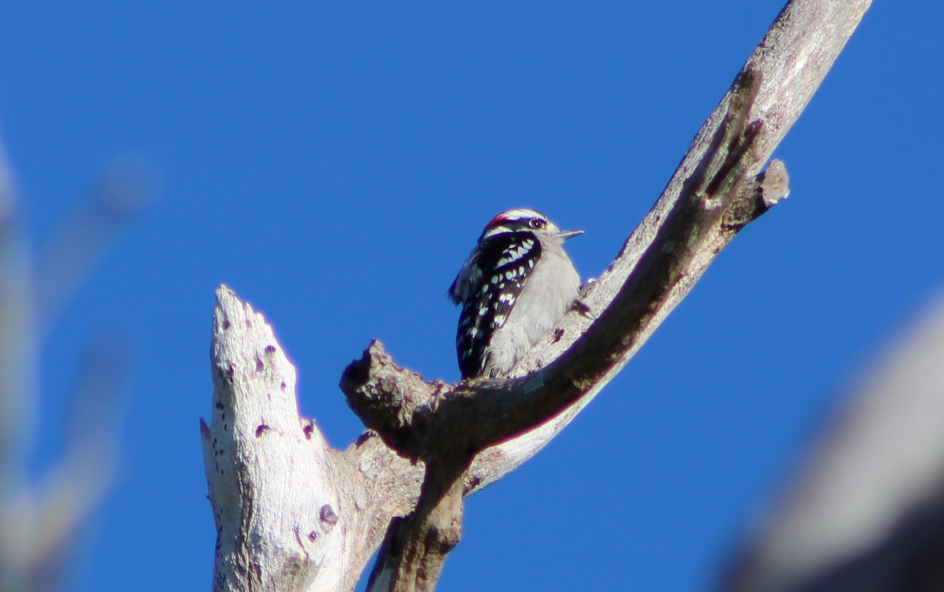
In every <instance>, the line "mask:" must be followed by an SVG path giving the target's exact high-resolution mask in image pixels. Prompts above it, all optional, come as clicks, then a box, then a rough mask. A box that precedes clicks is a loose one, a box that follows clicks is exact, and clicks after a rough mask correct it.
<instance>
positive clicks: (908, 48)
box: [0, 0, 944, 592]
mask: <svg viewBox="0 0 944 592" xmlns="http://www.w3.org/2000/svg"><path fill="white" fill-rule="evenodd" d="M781 7H782V3H781V1H780V0H738V1H734V0H719V1H716V2H694V1H691V0H668V1H665V2H646V3H643V2H631V3H628V2H602V1H601V2H596V1H590V2H582V3H576V2H574V3H562V2H516V3H506V2H492V1H486V2H477V3H473V4H468V5H461V6H459V5H452V6H449V5H445V4H442V3H432V2H426V3H424V2H403V3H398V4H396V5H393V4H392V3H383V4H382V3H364V4H360V3H344V4H342V3H328V2H306V3H301V2H297V3H289V2H282V1H278V0H274V1H271V2H267V3H265V4H263V3H248V2H221V1H199V2H189V3H184V2H162V3H157V2H151V3H145V2H118V1H116V0H103V1H102V2H97V3H82V2H62V1H51V0H33V1H31V2H28V3H26V2H19V3H14V2H3V3H2V4H0V124H2V129H3V133H4V137H5V142H6V146H7V150H8V153H9V156H10V159H11V161H12V163H13V166H14V167H15V170H16V172H17V175H18V178H19V183H20V187H21V190H22V199H23V202H24V206H25V208H26V212H27V215H28V231H29V234H30V237H31V239H32V240H33V242H34V244H37V245H38V244H41V243H42V241H43V240H45V239H46V238H47V237H48V236H49V233H50V230H51V228H52V227H53V225H54V224H55V222H56V221H58V220H60V219H61V218H62V216H63V215H64V214H65V213H66V212H67V211H68V209H69V208H70V207H71V206H72V205H73V204H74V203H75V202H76V201H77V200H78V199H79V197H80V196H81V195H82V194H83V192H84V191H86V190H87V188H88V187H89V186H90V184H91V183H92V181H93V180H94V178H95V176H96V174H97V173H98V172H99V171H101V169H102V167H103V166H105V165H107V164H108V163H109V162H111V161H112V160H113V159H114V158H116V157H121V156H122V155H128V154H132V155H136V156H137V157H140V158H144V159H146V160H147V162H149V163H150V164H151V166H152V168H153V169H154V170H155V171H156V174H157V176H158V178H159V183H158V186H159V200H158V201H157V202H156V203H155V205H154V206H153V207H152V208H150V209H149V210H148V211H147V212H146V213H145V214H143V215H142V216H141V217H140V218H139V219H138V220H136V221H135V222H134V223H133V224H132V226H131V228H129V229H128V231H127V232H125V233H124V235H123V236H122V237H121V240H120V241H119V242H118V243H116V245H115V247H114V248H113V249H112V250H111V251H110V252H109V254H108V255H107V257H105V259H104V260H103V261H102V263H101V265H99V266H98V268H97V269H96V270H95V273H94V275H93V276H91V278H90V280H89V281H88V282H87V284H86V285H85V286H84V287H83V288H82V290H81V291H80V292H79V293H78V295H77V297H76V298H75V300H74V301H73V302H72V303H71V304H70V306H69V307H68V309H67V310H66V311H65V314H64V316H63V318H62V321H61V323H60V324H59V325H58V327H57V329H56V330H55V331H54V332H53V333H52V335H51V336H50V339H49V341H48V343H47V344H46V346H45V348H44V350H43V361H42V362H43V371H42V375H41V376H42V382H43V400H42V404H41V405H42V413H43V415H42V425H41V426H40V427H41V430H42V431H41V434H42V437H41V438H40V439H39V442H38V445H37V451H36V459H35V463H36V466H37V467H41V466H43V465H44V463H47V462H49V460H50V459H52V458H55V455H56V453H57V450H58V446H59V444H60V442H61V438H60V436H58V435H57V434H58V433H59V431H60V430H61V428H62V424H63V418H64V408H65V405H66V401H67V400H68V393H69V389H68V387H69V384H70V380H71V378H72V375H73V374H74V372H75V369H76V368H77V366H78V362H79V351H80V348H81V346H82V344H83V342H84V341H85V340H86V339H87V337H88V336H89V335H90V334H91V333H92V332H93V331H94V330H95V329H96V327H99V326H101V325H104V324H109V323H113V322H116V321H115V319H117V322H120V323H123V324H124V325H127V329H128V331H129V332H131V333H132V334H134V335H135V336H137V341H138V360H137V363H136V372H135V378H134V384H133V387H132V389H131V391H130V392H129V394H128V399H127V416H126V422H125V426H124V431H123V437H122V451H121V463H120V475H119V482H118V484H117V486H116V487H115V488H114V490H113V492H112V494H111V496H110V497H109V499H108V501H107V503H106V504H105V506H104V507H103V508H102V510H101V512H100V513H99V515H98V517H97V520H96V521H95V524H94V525H93V528H92V529H91V536H90V537H89V547H88V550H87V551H86V552H85V553H84V555H83V564H82V565H81V566H80V568H79V569H78V571H77V574H76V578H75V581H74V585H73V589H74V590H77V591H81V592H85V591H93V590H94V591H111V590H127V589H129V588H131V589H134V590H136V591H139V592H147V591H151V590H153V591H157V590H166V589H171V588H172V589H175V590H181V591H189V590H194V591H197V590H199V591H204V590H207V589H208V587H209V585H210V576H211V571H212V559H213V543H214V536H215V535H214V529H213V524H212V517H211V514H210V509H209V504H208V502H207V501H206V498H205V496H206V483H205V478H204V472H203V465H202V452H201V449H200V438H199V433H198V419H199V418H200V417H208V416H209V412H210V394H211V386H212V385H211V381H210V372H209V367H208V346H209V332H210V315H211V311H212V305H213V290H214V289H215V287H216V286H217V285H218V284H220V283H226V284H227V285H229V286H231V287H232V288H233V289H234V290H236V292H237V293H238V294H239V295H240V296H241V297H243V298H244V299H247V300H248V301H250V302H251V303H252V304H253V305H254V306H256V307H257V308H258V309H259V310H261V311H262V312H264V313H265V314H266V316H267V317H268V319H269V320H270V321H271V322H272V323H274V325H275V328H276V332H277V334H278V336H279V338H280V339H281V341H282V344H283V345H284V347H285V348H286V350H287V352H288V354H289V356H290V357H291V359H292V360H293V361H294V362H295V363H296V365H297V366H298V368H299V375H300V383H299V384H300V393H299V396H300V400H301V406H302V409H303V411H304V413H305V414H306V415H308V416H311V417H315V418H316V419H317V420H318V421H319V423H320V425H321V427H322V429H323V430H324V431H325V433H326V436H327V437H328V439H329V441H330V442H331V443H332V444H333V445H335V446H336V447H345V446H347V444H348V443H350V442H351V441H352V440H353V439H354V438H355V437H356V435H357V434H358V433H359V432H360V431H361V426H360V424H359V422H358V421H357V419H356V418H355V417H354V416H353V415H352V414H351V413H350V411H348V409H347V408H346V406H345V403H344V400H343V397H342V395H341V393H340V392H339V390H338V388H337V383H338V380H339V378H340V374H341V371H342V370H343V368H344V367H345V365H346V364H347V363H348V362H349V361H350V360H351V359H353V358H355V357H359V355H360V352H361V351H362V350H363V348H364V347H366V346H367V344H368V342H369V340H370V339H371V338H373V337H376V338H379V339H381V340H382V341H384V343H385V344H386V346H387V348H388V349H389V351H390V352H391V353H392V354H393V355H394V356H395V358H396V360H397V361H398V362H400V363H403V364H405V365H408V366H410V367H411V368H414V369H416V370H418V371H420V372H422V373H423V374H424V375H426V376H427V377H429V378H436V377H441V378H444V379H446V380H450V381H453V380H456V379H457V378H458V370H457V367H456V363H455V353H454V351H453V335H454V330H455V322H456V319H457V311H456V310H455V309H454V308H453V307H452V306H451V305H450V303H449V302H448V301H447V299H446V297H445V292H446V289H447V288H448V286H449V285H450V283H451V282H452V279H453V277H454V276H455V273H456V271H457V270H458V268H459V266H460V265H461V263H462V261H463V259H464V258H465V256H466V255H467V254H468V251H469V250H470V249H471V247H472V246H473V244H474V241H475V239H476V237H477V236H478V233H479V232H480V230H481V227H482V225H484V223H485V222H486V221H487V220H488V219H489V218H490V217H491V216H492V215H494V214H495V213H497V212H498V211H501V210H503V209H506V208H509V207H515V206H531V207H536V208H538V209H541V210H543V211H544V212H546V213H547V214H548V215H549V216H551V218H552V219H554V220H555V221H556V222H557V223H559V224H560V225H561V226H563V227H567V228H582V229H584V230H586V234H585V235H583V236H581V237H580V238H579V239H576V240H574V241H572V242H570V243H568V248H569V250H570V252H571V254H572V256H573V259H574V261H575V263H576V265H577V268H578V269H579V270H580V272H581V274H582V275H583V276H584V277H585V278H586V277H591V276H595V275H597V274H598V273H599V272H600V271H601V270H603V269H604V268H605V267H606V266H607V265H608V264H609V262H610V261H611V259H612V257H613V256H614V255H615V254H616V252H617V251H618V249H619V247H620V246H621V244H622V241H623V240H624V239H625V237H626V236H627V235H628V234H629V232H630V231H631V230H632V229H633V227H634V226H635V224H636V223H637V222H638V221H639V220H640V219H641V217H642V216H643V215H644V214H645V212H646V211H647V210H648V209H649V207H650V206H651V205H652V203H653V202H654V200H655V198H656V197H657V196H658V194H659V193H660V192H661V190H662V188H663V186H664V184H665V183H666V182H667V181H668V179H669V176H670V175H671V173H672V171H673V170H674V168H675V166H676V165H677V163H678V161H679V159H680V158H681V156H682V154H683V153H684V151H685V150H686V148H687V147H688V144H689V142H690V141H691V139H692V137H693V135H694V134H695V132H696V131H697V130H698V128H699V127H700V125H701V124H702V122H703V121H704V119H705V118H706V117H707V116H708V114H709V113H710V112H711V110H712V109H713V108H714V106H715V104H716V103H717V101H718V100H719V99H720V97H721V95H722V93H723V92H724V91H725V89H726V88H727V87H728V85H729V84H730V82H731V81H732V79H733V77H734V75H735V74H736V73H737V71H738V70H739V69H740V67H741V65H742V64H743V62H744V60H745V59H746V58H747V56H748V55H749V54H750V52H751V51H752V49H753V48H754V46H755V45H756V44H757V42H759V41H760V39H761V37H762V35H763V33H764V31H765V30H766V29H767V27H768V25H769V24H770V23H771V21H772V20H773V19H774V17H775V16H776V15H777V13H778V12H779V10H780V8H781ZM942 26H944V8H942V6H941V5H940V3H935V2H931V1H930V0H915V1H912V2H887V1H886V2H882V1H878V2H876V3H875V6H873V8H872V9H871V10H870V12H869V13H868V14H867V15H866V17H865V19H864V21H863V23H862V25H861V27H860V28H859V30H858V31H857V32H856V34H855V35H854V36H853V38H852V40H851V42H850V43H849V45H848V46H847V48H846V50H845V52H844V53H843V54H842V55H841V56H840V58H839V60H838V61H837V63H836V66H835V68H834V69H833V71H832V72H831V73H830V75H829V76H828V77H827V79H826V81H825V83H824V85H823V86H822V87H821V89H820V91H819V93H818V94H817V95H816V96H815V97H814V98H813V101H812V102H811V104H810V106H809V108H808V109H807V111H806V112H805V113H804V115H803V116H802V117H801V119H800V120H799V122H798V123H797V124H796V126H795V127H794V128H793V130H792V131H791V132H790V134H789V135H788V136H787V138H786V140H785V141H784V142H783V143H782V145H781V146H780V148H779V149H778V150H777V152H776V154H775V156H777V157H778V158H781V159H783V160H784V161H785V162H786V165H787V168H788V170H789V172H790V174H791V186H792V194H791V196H790V198H789V199H788V200H787V201H786V202H783V203H782V204H781V205H778V206H777V207H776V208H775V209H774V210H772V211H771V212H770V213H769V214H768V215H766V216H765V217H764V218H762V219H761V220H760V221H758V222H757V223H756V224H753V225H751V226H750V227H749V228H747V229H746V230H745V231H744V232H743V233H742V234H741V235H740V236H738V237H737V238H736V239H735V241H734V242H733V243H732V244H731V245H730V247H729V248H728V249H727V250H725V251H724V253H722V255H721V256H720V257H719V259H718V260H717V261H716V263H715V264H714V265H713V266H712V267H711V268H710V269H709V271H708V273H707V274H706V276H705V277H704V278H703V279H702V281H701V282H700V283H699V285H698V286H697V287H696V288H695V290H694V291H693V292H692V294H691V295H690V296H689V298H688V299H687V300H686V301H685V302H683V303H682V305H681V306H680V307H679V308H678V310H677V311H676V312H675V313H674V314H673V315H672V316H671V317H670V318H669V320H668V321H667V322H666V323H665V324H664V325H663V327H662V328H661V329H660V330H659V331H658V332H657V333H656V334H655V336H654V337H653V338H652V339H651V340H650V342H649V343H648V344H647V345H646V347H645V348H644V349H643V350H642V352H641V353H640V354H639V355H638V356H637V357H636V358H635V359H634V360H633V361H632V362H631V363H630V364H629V366H628V367H627V368H626V369H625V370H624V371H623V373H622V374H621V375H620V376H619V377H618V378H617V379H616V380H615V381H613V382H612V383H611V384H610V385H609V386H608V387H607V388H606V389H605V390H604V392H603V393H602V394H601V396H600V397H599V398H598V399H597V400H596V401H595V402H594V403H593V404H592V405H590V406H589V408H588V409H587V410H586V411H585V412H584V413H583V414H582V415H581V416H580V417H579V418H578V419H577V420H576V421H575V422H574V423H573V424H572V425H571V426H570V427H569V428H568V429H567V430H566V431H565V432H564V433H563V434H562V435H561V436H560V437H559V438H558V439H557V440H555V441H554V442H553V443H552V444H551V445H550V446H549V447H548V448H547V449H546V450H545V451H544V452H542V453H541V454H540V455H538V456H537V457H536V458H535V459H533V460H532V461H530V462H529V463H528V464H526V465H525V466H524V467H522V468H521V469H520V470H518V471H517V472H515V473H513V474H512V475H510V476H508V477H507V478H506V479H504V480H503V481H501V482H500V483H498V484H496V485H494V486H493V487H491V488H489V489H487V490H485V491H484V492H482V493H481V494H478V495H476V496H474V497H473V498H471V499H470V500H468V504H467V510H466V518H465V538H464V540H463V541H462V543H461V544H460V546H459V547H458V548H457V550H456V551H455V552H454V553H453V554H452V556H451V557H450V559H449V561H448V562H447V565H446V569H445V572H444V576H443V579H442V581H441V586H440V589H442V590H452V591H464V590H482V589H493V590H530V589H543V590H574V589H578V588H579V589H604V588H606V589H616V590H622V589H632V590H658V591H669V592H674V591H678V592H682V591H689V590H701V589H705V588H707V587H708V586H709V585H710V583H711V582H712V581H714V578H715V577H716V575H717V573H718V570H719V567H720V565H721V564H722V562H723V559H724V557H725V555H726V553H727V552H728V551H729V550H730V548H731V547H732V546H733V545H734V544H735V542H736V541H737V540H738V537H739V535H740V533H741V532H742V531H743V529H744V528H745V525H746V524H747V523H748V521H749V518H750V517H751V516H752V515H753V514H754V513H755V512H756V510H757V508H758V507H759V506H760V505H761V504H762V503H763V501H764V500H765V496H766V495H767V494H769V493H770V492H771V491H773V490H774V489H775V488H776V486H777V484H778V483H779V482H781V479H782V478H783V477H782V475H784V473H785V471H786V470H787V469H788V468H789V467H790V466H791V462H792V461H793V459H794V458H795V457H796V455H797V453H798V451H800V450H801V449H802V444H803V442H804V441H805V440H806V438H807V437H808V436H809V435H810V434H811V433H812V432H813V431H814V430H815V428H816V426H817V425H819V423H820V422H821V421H822V417H823V414H824V413H825V412H826V411H827V410H828V409H829V408H830V406H831V404H832V402H833V401H834V400H835V398H836V396H837V394H838V393H840V392H841V391H842V389H843V387H844V385H845V384H847V382H848V381H849V380H850V378H852V377H854V376H855V375H856V373H857V372H858V371H859V370H860V369H862V368H864V367H866V366H867V365H868V363H869V361H870V359H871V356H872V354H873V352H874V351H875V349H876V348H877V347H878V346H879V344H880V343H882V341H883V340H884V339H886V338H888V337H889V336H891V335H893V334H894V332H895V330H896V329H897V328H898V327H900V326H901V325H902V324H903V323H904V322H905V321H907V320H908V319H909V318H910V317H911V315H912V314H914V312H915V311H916V309H917V308H918V307H920V306H921V305H922V303H924V302H926V301H927V299H928V298H929V297H930V295H931V294H933V293H936V290H939V289H940V287H941V283H942V279H944V266H942V261H944V239H942V236H944V233H942V227H944V224H942V218H944V200H942V198H944V190H942V188H941V184H940V182H939V177H940V174H939V171H940V163H941V161H942V157H944V150H942V148H941V142H940V137H941V132H942V131H944V114H942V109H941V105H942V104H944V82H942V77H941V72H942V66H944V37H942V36H941V35H940V30H941V28H942Z"/></svg>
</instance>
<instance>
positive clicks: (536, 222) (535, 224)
mask: <svg viewBox="0 0 944 592" xmlns="http://www.w3.org/2000/svg"><path fill="white" fill-rule="evenodd" d="M528 226H530V227H531V228H534V229H535V230H537V229H539V228H544V220H541V219H540V218H532V219H531V221H530V222H528Z"/></svg>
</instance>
